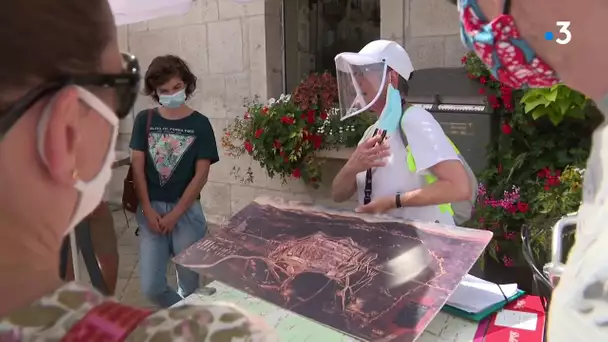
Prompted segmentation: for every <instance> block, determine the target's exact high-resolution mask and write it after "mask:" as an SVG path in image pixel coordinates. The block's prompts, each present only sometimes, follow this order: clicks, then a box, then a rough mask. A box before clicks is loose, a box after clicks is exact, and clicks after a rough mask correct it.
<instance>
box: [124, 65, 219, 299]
mask: <svg viewBox="0 0 608 342" xmlns="http://www.w3.org/2000/svg"><path fill="white" fill-rule="evenodd" d="M195 89H196V76H195V75H194V74H192V72H191V71H190V69H189V68H188V65H187V64H186V63H185V62H184V61H183V60H182V59H180V58H179V57H176V56H161V57H157V58H155V59H154V60H153V61H152V63H151V64H150V66H149V67H148V71H147V72H146V76H145V89H144V92H145V93H146V94H147V95H149V96H151V97H152V98H153V99H154V100H155V101H156V102H157V103H158V104H159V106H158V107H157V108H153V109H147V110H144V111H142V112H140V113H139V114H138V115H137V118H136V119H135V123H134V127H133V134H132V136H131V144H130V147H131V149H132V150H133V156H132V170H133V178H134V181H135V187H136V190H137V195H138V198H139V202H140V205H139V208H138V211H137V215H136V218H137V223H138V224H139V227H140V238H141V241H140V263H139V272H140V279H141V287H142V291H143V293H144V294H145V295H146V296H147V297H148V299H150V301H152V302H153V303H155V304H156V305H158V306H161V307H169V306H171V305H173V304H175V303H177V302H179V301H180V300H182V298H184V297H187V296H188V295H190V294H191V293H193V292H194V291H195V290H196V289H197V288H198V285H199V277H198V274H197V273H195V272H193V271H190V270H188V269H185V268H182V267H181V266H176V268H177V276H178V277H177V278H178V290H177V291H175V290H174V289H172V288H170V287H169V286H168V285H167V279H166V276H165V275H166V267H167V261H169V259H170V258H171V257H172V256H175V255H177V254H179V253H180V252H181V251H183V250H184V249H186V248H187V247H189V246H190V245H192V244H193V243H195V242H197V241H199V240H201V239H202V238H203V237H204V236H205V233H206V230H207V222H206V220H205V216H204V214H203V210H202V208H201V203H200V201H199V199H200V193H201V190H202V189H203V186H204V185H205V183H206V182H207V177H208V175H209V168H210V166H211V165H212V164H214V163H215V162H217V161H218V160H219V157H218V151H217V146H216V143H215V136H214V134H213V129H212V127H211V124H210V122H209V119H207V117H206V116H204V115H203V114H201V113H199V112H197V111H195V110H193V109H192V108H190V107H188V105H186V100H187V99H189V98H190V97H191V96H192V93H193V92H194V90H195Z"/></svg>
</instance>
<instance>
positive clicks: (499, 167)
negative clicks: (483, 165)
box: [496, 164, 502, 174]
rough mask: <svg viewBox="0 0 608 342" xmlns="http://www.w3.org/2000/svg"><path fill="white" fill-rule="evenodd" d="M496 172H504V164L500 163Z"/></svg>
mask: <svg viewBox="0 0 608 342" xmlns="http://www.w3.org/2000/svg"><path fill="white" fill-rule="evenodd" d="M496 172H498V173H499V174H501V173H502V164H498V166H497V167H496Z"/></svg>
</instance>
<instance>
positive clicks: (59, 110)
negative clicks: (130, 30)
mask: <svg viewBox="0 0 608 342" xmlns="http://www.w3.org/2000/svg"><path fill="white" fill-rule="evenodd" d="M0 22H2V25H1V26H0V40H1V41H2V44H3V50H2V53H0V167H1V169H2V177H0V189H2V192H0V296H1V298H2V300H0V341H60V340H63V341H83V342H84V341H102V340H103V341H134V342H138V341H152V340H153V341H202V340H205V339H207V338H208V339H210V340H217V339H218V338H219V339H221V340H222V341H232V340H237V339H238V340H244V339H245V340H248V341H275V340H276V339H275V338H273V335H272V334H271V333H270V332H269V331H268V330H267V329H266V326H265V325H264V324H262V323H261V322H260V321H258V320H255V319H252V318H251V317H250V316H248V315H246V314H244V313H243V312H241V311H240V310H238V309H237V308H234V307H232V306H229V305H220V304H209V305H205V306H203V307H191V306H183V307H180V308H173V309H169V310H163V311H157V312H153V311H151V310H144V309H138V308H132V307H127V306H123V305H120V304H118V303H116V302H113V301H111V300H109V299H107V298H104V297H103V296H102V295H101V294H99V293H98V292H96V291H94V290H92V289H91V288H89V287H88V286H84V285H80V284H76V283H67V284H62V282H61V280H60V279H59V272H58V271H57V270H58V269H59V258H58V257H57V256H58V255H59V250H60V247H61V244H62V241H63V239H64V237H65V236H66V235H67V234H68V232H70V231H71V230H72V229H74V227H75V226H76V225H77V224H78V223H79V222H80V221H81V220H82V219H84V218H85V217H86V216H87V215H89V214H90V213H91V212H92V211H93V210H94V209H95V208H96V207H97V205H98V204H99V202H100V201H101V199H102V196H103V193H104V187H105V185H106V184H107V182H108V181H109V180H110V176H111V165H112V162H113V161H114V147H115V141H116V136H117V129H118V120H119V118H122V117H125V116H126V115H128V114H129V113H130V110H131V107H132V105H133V102H134V100H135V98H136V94H137V91H138V89H139V84H138V83H139V78H140V76H139V67H138V64H137V61H136V60H135V58H134V57H133V56H129V55H123V56H122V58H121V54H120V53H119V51H118V44H117V41H116V31H115V26H114V22H113V18H112V13H111V11H110V7H109V6H108V3H107V2H106V0H89V1H81V0H63V1H46V0H19V1H9V2H6V3H4V4H3V8H2V11H0Z"/></svg>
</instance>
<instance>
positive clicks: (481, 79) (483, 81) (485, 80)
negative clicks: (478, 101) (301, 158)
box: [479, 76, 488, 84]
mask: <svg viewBox="0 0 608 342" xmlns="http://www.w3.org/2000/svg"><path fill="white" fill-rule="evenodd" d="M487 82H488V80H487V79H486V78H485V77H483V76H482V77H480V78H479V83H481V84H486V83H487Z"/></svg>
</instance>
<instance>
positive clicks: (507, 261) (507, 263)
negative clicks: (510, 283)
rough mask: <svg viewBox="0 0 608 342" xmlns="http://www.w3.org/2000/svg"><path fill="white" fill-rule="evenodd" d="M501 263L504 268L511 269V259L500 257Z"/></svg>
mask: <svg viewBox="0 0 608 342" xmlns="http://www.w3.org/2000/svg"><path fill="white" fill-rule="evenodd" d="M502 263H503V264H504V265H505V266H506V267H513V264H514V262H513V259H511V258H509V257H508V256H506V255H505V256H503V257H502Z"/></svg>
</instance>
